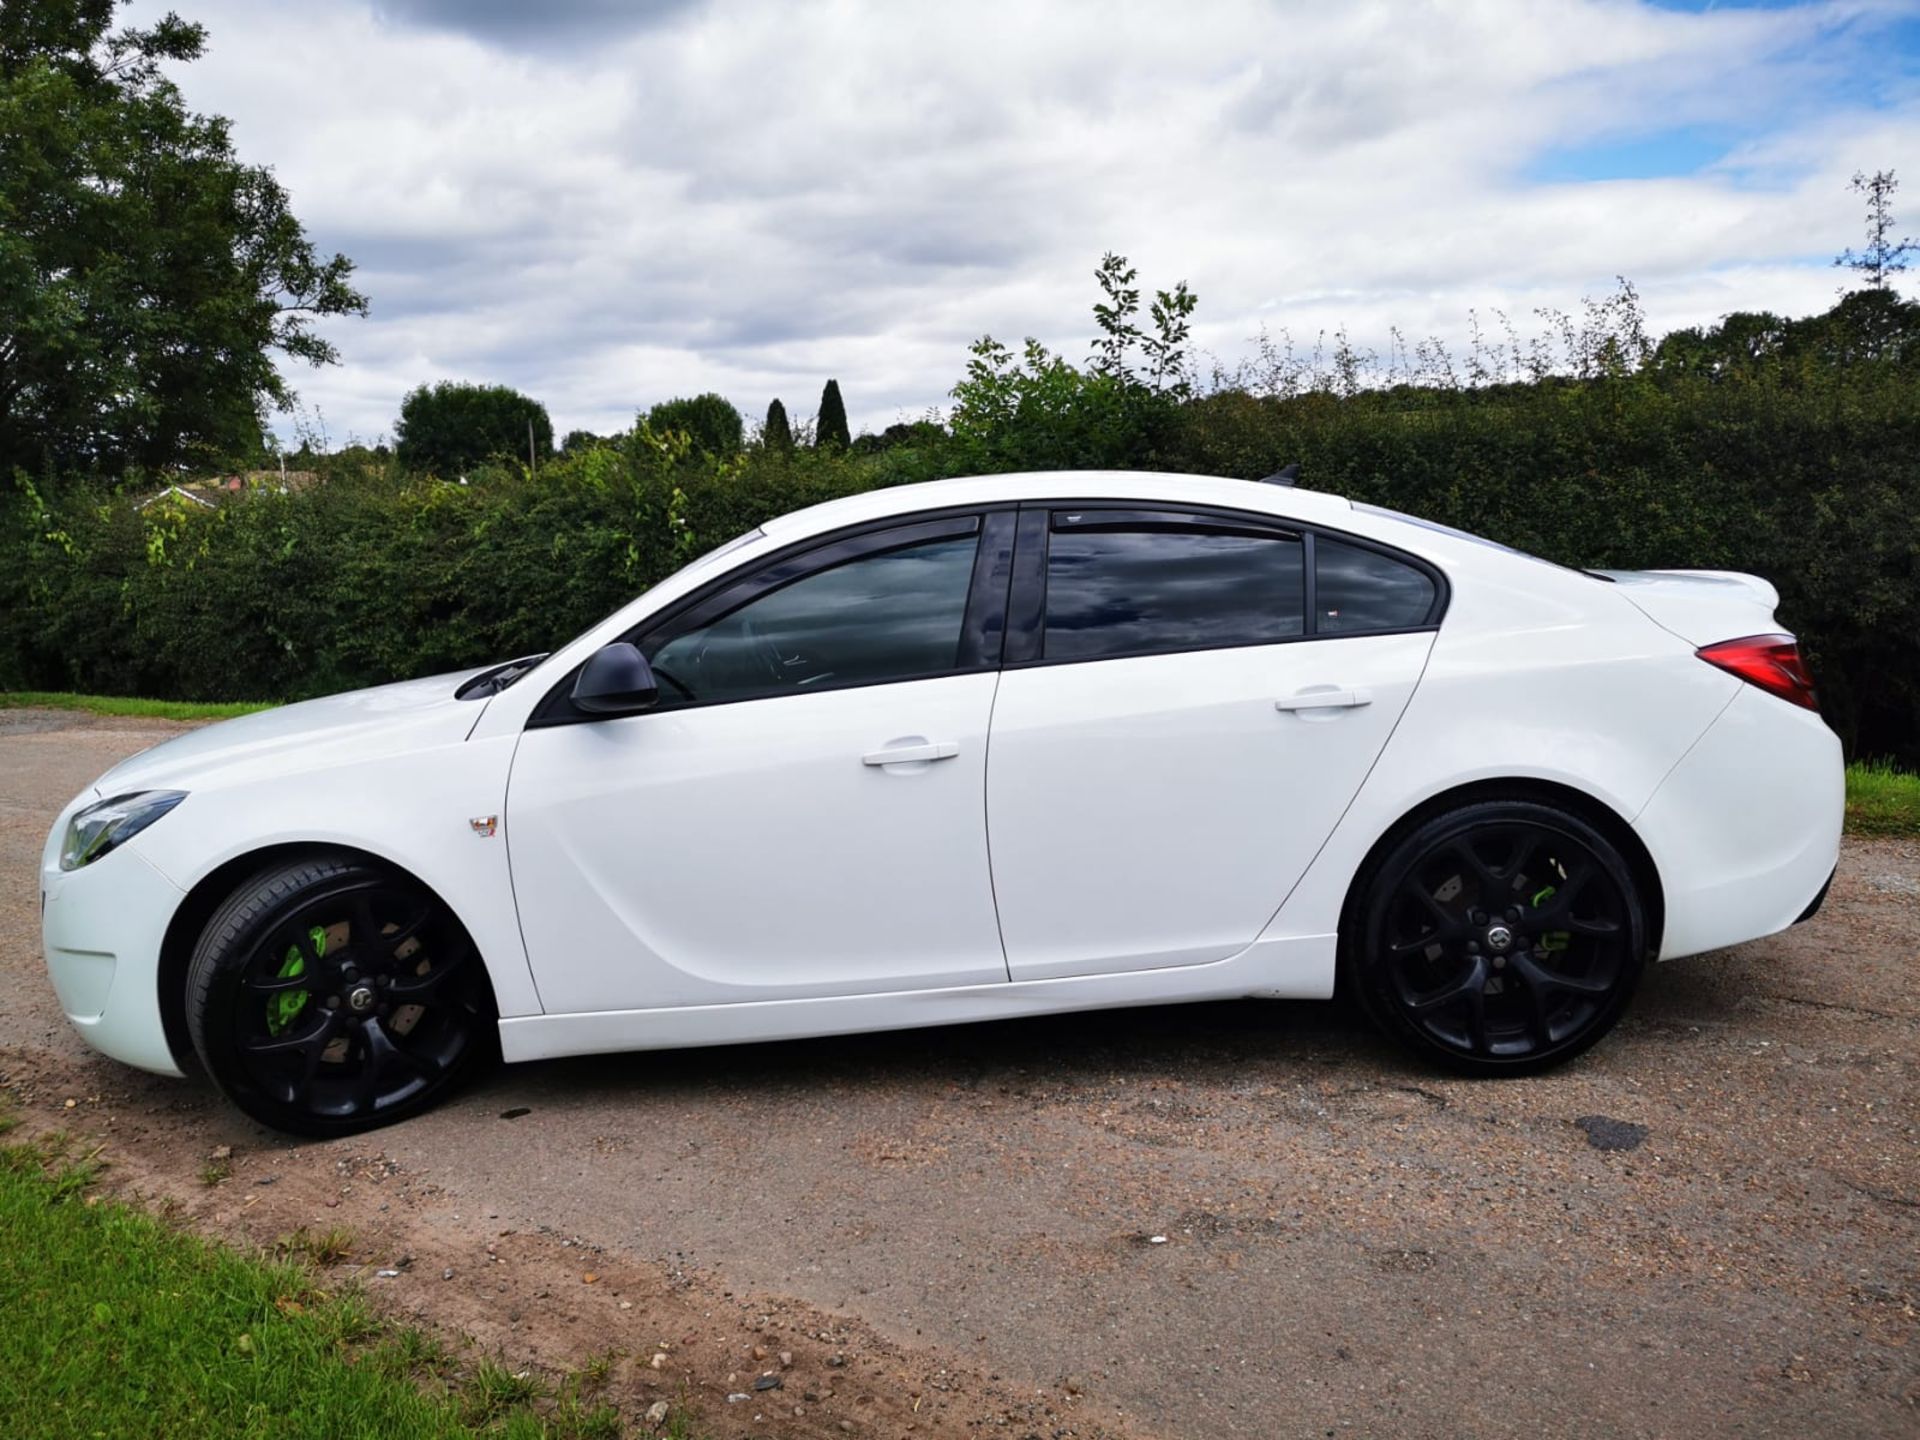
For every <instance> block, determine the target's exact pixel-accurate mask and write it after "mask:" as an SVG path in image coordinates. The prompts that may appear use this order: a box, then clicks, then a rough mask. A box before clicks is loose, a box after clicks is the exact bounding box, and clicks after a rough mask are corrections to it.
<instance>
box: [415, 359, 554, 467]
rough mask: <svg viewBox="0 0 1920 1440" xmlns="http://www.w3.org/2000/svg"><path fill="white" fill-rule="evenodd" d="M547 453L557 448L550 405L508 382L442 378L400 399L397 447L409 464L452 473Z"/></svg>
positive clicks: (541, 457) (543, 456) (540, 457)
mask: <svg viewBox="0 0 1920 1440" xmlns="http://www.w3.org/2000/svg"><path fill="white" fill-rule="evenodd" d="M529 444H531V447H532V458H536V459H544V458H545V457H546V456H547V455H548V454H550V453H551V452H552V450H553V421H552V420H550V419H548V418H547V407H546V406H544V405H542V404H541V403H540V402H539V401H538V400H534V399H532V398H530V397H528V396H526V395H522V394H521V393H520V392H519V391H518V390H515V389H512V388H511V387H509V386H506V385H468V384H463V383H461V382H459V381H455V380H442V381H441V382H440V383H439V384H437V385H431V386H429V385H422V386H420V387H419V388H418V389H417V390H413V391H411V392H409V393H408V395H407V398H406V399H405V400H403V401H401V402H400V419H399V422H398V423H397V424H396V425H395V426H394V453H395V454H396V455H397V456H398V457H399V459H400V463H401V464H402V465H404V466H406V467H407V468H408V469H410V470H419V471H423V472H425V473H427V474H430V475H440V476H444V477H446V478H448V479H452V478H455V477H458V476H463V475H465V474H467V473H468V472H469V471H471V470H473V469H474V468H476V467H477V466H478V465H479V464H480V463H481V462H482V461H483V460H492V459H496V458H503V457H513V458H515V459H519V460H523V461H524V460H527V459H528V458H529V456H528V447H529Z"/></svg>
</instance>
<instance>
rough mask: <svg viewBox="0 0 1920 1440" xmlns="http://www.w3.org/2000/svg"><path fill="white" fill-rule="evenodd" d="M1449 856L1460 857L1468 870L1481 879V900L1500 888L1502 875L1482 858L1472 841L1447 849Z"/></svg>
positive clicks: (1465, 841) (1460, 842)
mask: <svg viewBox="0 0 1920 1440" xmlns="http://www.w3.org/2000/svg"><path fill="white" fill-rule="evenodd" d="M1447 853H1448V854H1449V855H1455V856H1458V857H1459V858H1460V859H1462V860H1464V861H1465V862H1466V863H1467V868H1468V869H1470V870H1472V871H1473V873H1474V874H1475V875H1476V876H1477V877H1479V880H1480V894H1481V898H1482V899H1485V898H1486V896H1487V895H1488V893H1489V892H1491V891H1495V890H1498V889H1499V888H1500V875H1499V872H1498V871H1496V870H1495V869H1494V868H1493V867H1492V866H1491V865H1489V864H1487V862H1486V861H1485V860H1482V859H1481V858H1480V852H1479V851H1478V850H1476V849H1475V848H1474V843H1473V841H1471V840H1461V841H1459V842H1457V843H1456V844H1454V845H1451V846H1449V847H1448V849H1447Z"/></svg>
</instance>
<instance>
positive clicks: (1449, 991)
mask: <svg viewBox="0 0 1920 1440" xmlns="http://www.w3.org/2000/svg"><path fill="white" fill-rule="evenodd" d="M1486 984H1487V962H1486V957H1485V956H1481V955H1476V956H1474V957H1473V963H1472V964H1470V965H1469V966H1468V967H1467V973H1466V974H1465V975H1464V976H1462V977H1461V978H1460V979H1459V980H1456V981H1455V982H1454V983H1453V984H1451V985H1446V986H1443V987H1442V988H1441V989H1439V990H1436V991H1434V992H1433V993H1432V994H1429V995H1422V996H1420V997H1418V998H1417V999H1414V1000H1409V1001H1408V1002H1407V1008H1408V1009H1409V1010H1411V1011H1412V1012H1413V1013H1414V1014H1416V1015H1428V1014H1431V1013H1432V1012H1434V1011H1435V1010H1440V1009H1443V1008H1445V1007H1446V1006H1448V1005H1455V1004H1458V1003H1459V1002H1460V1001H1462V1000H1466V999H1469V998H1470V997H1473V996H1477V995H1479V994H1480V993H1481V992H1482V991H1483V990H1484V989H1485V988H1486Z"/></svg>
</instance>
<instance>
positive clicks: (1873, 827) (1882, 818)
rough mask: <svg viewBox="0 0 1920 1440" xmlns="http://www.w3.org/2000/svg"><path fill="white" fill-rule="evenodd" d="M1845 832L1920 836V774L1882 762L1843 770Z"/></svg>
mask: <svg viewBox="0 0 1920 1440" xmlns="http://www.w3.org/2000/svg"><path fill="white" fill-rule="evenodd" d="M1847 830H1848V832H1849V833H1850V834H1854V835H1920V775H1912V774H1909V773H1907V772H1906V771H1904V770H1896V769H1895V768H1894V767H1893V766H1891V765H1889V764H1887V763H1886V762H1885V761H1871V762H1868V763H1865V764H1859V765H1849V766H1848V767H1847Z"/></svg>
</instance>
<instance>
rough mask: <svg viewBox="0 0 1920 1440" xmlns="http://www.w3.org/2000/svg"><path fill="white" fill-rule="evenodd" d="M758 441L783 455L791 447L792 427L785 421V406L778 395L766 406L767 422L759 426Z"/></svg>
mask: <svg viewBox="0 0 1920 1440" xmlns="http://www.w3.org/2000/svg"><path fill="white" fill-rule="evenodd" d="M760 443H761V444H762V445H765V446H766V447H767V449H769V450H778V451H779V452H780V453H781V454H783V455H784V454H786V453H787V452H788V451H790V450H792V449H793V427H792V426H791V425H789V424H788V423H787V407H786V406H784V405H782V404H781V403H780V401H779V399H778V397H775V399H774V402H773V403H772V404H771V405H769V406H767V423H766V424H765V425H762V426H761V427H760Z"/></svg>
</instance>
